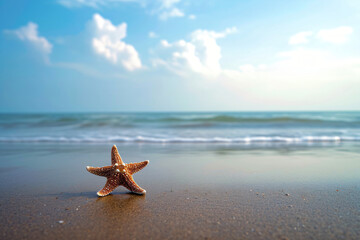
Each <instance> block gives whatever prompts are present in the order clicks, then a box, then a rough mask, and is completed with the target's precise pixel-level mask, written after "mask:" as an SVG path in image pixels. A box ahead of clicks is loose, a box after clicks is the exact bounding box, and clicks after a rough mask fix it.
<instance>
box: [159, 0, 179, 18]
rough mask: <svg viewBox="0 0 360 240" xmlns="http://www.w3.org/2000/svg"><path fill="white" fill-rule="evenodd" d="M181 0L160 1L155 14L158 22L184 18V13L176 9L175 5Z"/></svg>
mask: <svg viewBox="0 0 360 240" xmlns="http://www.w3.org/2000/svg"><path fill="white" fill-rule="evenodd" d="M180 1H181V0H160V2H161V4H160V7H159V8H158V10H156V11H155V12H157V13H158V14H159V19H160V20H167V19H168V18H173V17H184V16H185V13H184V12H183V11H181V10H180V9H179V8H177V7H176V6H175V5H176V4H178V3H179V2H180Z"/></svg>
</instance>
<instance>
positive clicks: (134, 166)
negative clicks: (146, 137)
mask: <svg viewBox="0 0 360 240" xmlns="http://www.w3.org/2000/svg"><path fill="white" fill-rule="evenodd" d="M148 163H149V160H146V161H143V162H139V163H129V164H126V165H125V168H126V169H127V171H128V172H129V173H130V174H131V175H132V174H134V173H137V172H138V171H140V170H141V169H143V168H144V167H146V165H148Z"/></svg>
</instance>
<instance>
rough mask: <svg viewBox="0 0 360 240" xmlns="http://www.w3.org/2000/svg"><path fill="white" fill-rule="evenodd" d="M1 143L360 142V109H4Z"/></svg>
mask: <svg viewBox="0 0 360 240" xmlns="http://www.w3.org/2000/svg"><path fill="white" fill-rule="evenodd" d="M0 141H1V142H84V143H86V142H141V143H181V142H190V143H192V142H194V143H198V142H199V143H238V144H249V145H256V144H273V143H276V144H278V143H281V144H313V143H330V144H332V143H339V142H358V141H360V112H206V113H205V112H204V113H196V112H191V113H81V114H74V113H72V114H70V113H69V114H1V115H0Z"/></svg>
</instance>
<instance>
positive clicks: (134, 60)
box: [91, 14, 142, 71]
mask: <svg viewBox="0 0 360 240" xmlns="http://www.w3.org/2000/svg"><path fill="white" fill-rule="evenodd" d="M91 26H92V33H93V38H92V47H93V49H94V50H95V52H96V53H97V54H99V55H101V56H103V57H105V58H106V59H107V60H109V61H110V62H112V63H114V64H118V63H119V64H121V65H122V66H123V67H124V68H125V69H127V70H129V71H133V70H136V69H139V68H141V66H142V65H141V60H140V58H139V54H138V52H137V51H136V50H135V48H134V47H133V46H132V45H130V44H127V43H125V42H123V41H122V40H123V39H124V38H125V37H126V28H127V25H126V23H122V24H119V25H118V26H115V25H113V24H112V23H111V21H110V20H107V19H105V18H103V17H102V16H101V15H100V14H94V16H93V19H92V24H91Z"/></svg>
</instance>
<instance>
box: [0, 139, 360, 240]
mask: <svg viewBox="0 0 360 240" xmlns="http://www.w3.org/2000/svg"><path fill="white" fill-rule="evenodd" d="M110 148H111V144H103V145H97V144H94V145H92V144H84V145H64V144H62V145H56V144H0V153H1V158H0V159H1V160H0V161H1V163H0V190H1V192H2V193H3V194H2V195H1V196H0V215H1V220H0V234H1V238H2V239H24V238H26V239H84V238H87V239H99V238H106V239H119V238H120V239H184V238H188V239H359V236H360V184H359V183H360V176H359V174H358V173H359V172H360V161H359V159H360V152H359V151H358V150H356V149H359V146H353V145H352V146H348V145H339V146H316V147H311V146H310V147H309V146H296V147H289V146H271V147H268V146H260V147H249V146H234V145H211V146H209V145H201V144H200V145H196V146H194V145H160V144H155V145H151V144H145V145H141V144H131V145H119V144H118V148H119V151H120V153H121V155H122V157H123V160H124V161H125V162H136V161H141V160H146V159H150V164H149V165H148V166H147V167H146V168H145V169H143V170H142V171H140V172H139V173H137V174H135V175H134V178H135V181H136V182H137V183H138V184H139V185H140V186H142V187H143V188H145V189H146V190H147V193H146V195H145V196H138V195H134V194H131V193H128V191H127V190H126V189H125V188H122V187H119V188H118V189H116V190H115V191H114V192H113V194H112V195H110V196H107V197H102V198H99V197H97V195H96V191H97V190H99V189H100V188H101V187H102V186H103V184H104V183H105V179H104V178H101V177H98V176H94V175H91V174H89V173H87V172H86V170H85V166H87V165H93V166H102V165H108V164H109V163H110Z"/></svg>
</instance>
